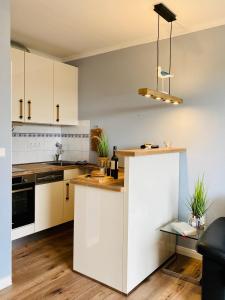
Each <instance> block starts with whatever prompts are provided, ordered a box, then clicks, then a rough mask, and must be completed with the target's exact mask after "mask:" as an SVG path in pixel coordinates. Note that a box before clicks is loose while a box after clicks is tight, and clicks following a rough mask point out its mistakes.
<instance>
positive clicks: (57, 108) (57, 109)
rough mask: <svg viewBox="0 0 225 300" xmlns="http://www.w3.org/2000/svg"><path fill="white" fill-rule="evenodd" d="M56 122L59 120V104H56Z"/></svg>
mask: <svg viewBox="0 0 225 300" xmlns="http://www.w3.org/2000/svg"><path fill="white" fill-rule="evenodd" d="M56 122H59V104H57V105H56Z"/></svg>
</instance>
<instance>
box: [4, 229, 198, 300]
mask: <svg viewBox="0 0 225 300" xmlns="http://www.w3.org/2000/svg"><path fill="white" fill-rule="evenodd" d="M72 246H73V227H72V224H67V225H66V226H61V227H58V228H54V229H51V230H49V231H47V232H44V233H40V234H38V235H35V236H32V237H28V238H26V239H22V240H19V241H15V242H14V243H13V285H12V286H11V287H9V288H7V289H4V290H3V291H1V292H0V299H1V300H36V299H37V300H39V299H54V300H66V299H67V300H74V299H77V300H89V299H93V300H103V299H107V300H123V299H127V300H185V299H188V300H200V298H201V297H200V294H201V288H200V287H199V286H196V285H193V284H191V283H188V282H185V281H182V280H179V279H177V278H174V277H171V276H169V275H166V274H164V273H162V271H160V270H159V271H157V272H155V273H154V274H153V275H152V276H150V277H148V278H147V279H146V280H145V281H144V282H143V283H142V284H141V285H140V286H139V287H138V288H137V289H136V290H135V291H134V292H133V293H131V294H130V295H129V296H128V297H126V296H124V295H122V294H120V293H118V292H116V291H114V290H111V289H110V288H108V287H106V286H103V285H101V284H99V283H97V282H95V281H93V280H91V279H88V278H86V277H84V276H81V275H79V274H77V273H75V272H73V271H72V259H73V255H72V254H73V248H72ZM181 261H182V263H183V264H185V268H184V269H183V267H182V266H181V265H180V266H172V267H173V268H174V269H176V270H179V271H184V272H187V271H188V272H190V273H191V272H192V273H193V274H194V275H195V276H197V275H198V274H199V270H200V263H199V262H198V261H196V260H193V259H190V260H187V259H185V258H182V259H181ZM187 266H188V268H186V267H187ZM185 270H186V271H185Z"/></svg>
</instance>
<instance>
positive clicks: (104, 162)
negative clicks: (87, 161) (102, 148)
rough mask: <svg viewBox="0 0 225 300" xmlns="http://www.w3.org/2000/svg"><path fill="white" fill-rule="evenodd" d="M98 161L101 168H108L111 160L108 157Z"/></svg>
mask: <svg viewBox="0 0 225 300" xmlns="http://www.w3.org/2000/svg"><path fill="white" fill-rule="evenodd" d="M97 161H98V166H99V167H100V168H106V167H107V165H108V161H109V158H108V157H101V156H99V157H98V158H97Z"/></svg>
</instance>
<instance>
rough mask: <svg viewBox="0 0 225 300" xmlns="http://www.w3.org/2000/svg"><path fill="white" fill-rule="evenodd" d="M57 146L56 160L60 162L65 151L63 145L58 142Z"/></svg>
mask: <svg viewBox="0 0 225 300" xmlns="http://www.w3.org/2000/svg"><path fill="white" fill-rule="evenodd" d="M55 146H56V154H55V160H56V161H59V158H60V156H61V155H62V154H63V152H64V150H63V145H62V144H61V143H59V142H57V143H56V144H55Z"/></svg>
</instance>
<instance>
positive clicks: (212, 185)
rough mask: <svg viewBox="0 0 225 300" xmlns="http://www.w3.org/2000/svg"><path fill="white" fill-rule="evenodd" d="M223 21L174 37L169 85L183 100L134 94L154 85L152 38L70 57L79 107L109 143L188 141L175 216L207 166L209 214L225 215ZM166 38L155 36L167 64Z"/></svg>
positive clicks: (177, 143) (183, 212) (165, 65)
mask: <svg viewBox="0 0 225 300" xmlns="http://www.w3.org/2000/svg"><path fill="white" fill-rule="evenodd" d="M224 36H225V26H221V27H216V28H213V29H208V30H204V31H199V32H195V33H191V34H187V35H184V36H179V37H176V38H174V39H173V45H172V50H173V52H172V53H173V55H172V57H173V61H172V72H173V73H174V74H175V78H174V79H172V80H171V83H172V93H173V94H175V95H177V96H180V97H182V98H183V99H184V104H183V105H181V106H176V107H175V106H172V105H167V104H157V103H155V102H154V101H151V100H149V99H147V98H145V97H141V96H139V95H138V94H137V90H138V88H141V87H150V88H154V87H155V83H156V79H155V73H156V45H155V43H150V44H146V45H141V46H136V47H130V48H127V49H123V50H119V51H113V52H110V53H106V54H102V55H97V56H93V57H89V58H85V59H81V60H78V61H75V62H71V64H74V65H76V66H78V67H79V115H80V117H81V118H84V119H90V120H91V126H94V125H99V126H100V127H103V128H104V129H105V131H106V133H107V134H108V136H109V140H110V144H111V147H112V146H113V145H118V147H119V148H126V147H137V146H140V145H141V144H143V143H146V142H152V143H156V144H160V145H162V144H163V141H165V140H167V141H168V140H169V141H171V142H172V145H173V146H180V147H186V148H187V153H186V154H184V155H182V158H181V178H180V180H181V182H180V201H179V215H180V218H182V219H184V220H187V218H188V214H189V212H188V210H187V207H186V203H187V200H188V197H189V195H190V193H192V192H193V188H194V183H195V181H196V179H197V177H198V176H202V175H203V174H205V182H206V184H207V189H208V197H209V201H210V202H213V205H212V206H211V207H210V209H209V211H208V221H209V222H211V221H212V220H213V219H215V218H217V217H219V216H225V185H224V178H225V55H224V53H225V39H224ZM168 49H169V44H168V40H164V41H161V42H160V65H161V66H162V67H163V68H165V69H167V68H168Z"/></svg>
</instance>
